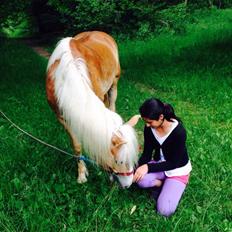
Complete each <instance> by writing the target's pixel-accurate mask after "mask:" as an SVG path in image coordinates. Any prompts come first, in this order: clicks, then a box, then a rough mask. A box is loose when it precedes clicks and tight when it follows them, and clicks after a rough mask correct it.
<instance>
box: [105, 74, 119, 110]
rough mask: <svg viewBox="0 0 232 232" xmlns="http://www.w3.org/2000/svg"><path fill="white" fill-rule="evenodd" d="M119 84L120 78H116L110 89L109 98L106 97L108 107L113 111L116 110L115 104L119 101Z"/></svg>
mask: <svg viewBox="0 0 232 232" xmlns="http://www.w3.org/2000/svg"><path fill="white" fill-rule="evenodd" d="M117 83H118V78H115V79H114V82H113V84H112V86H111V88H110V89H109V91H108V93H107V97H106V99H107V100H108V105H109V106H108V108H109V109H110V110H112V111H115V110H116V107H115V102H116V99H117Z"/></svg>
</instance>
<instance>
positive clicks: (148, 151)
mask: <svg viewBox="0 0 232 232" xmlns="http://www.w3.org/2000/svg"><path fill="white" fill-rule="evenodd" d="M139 111H140V115H141V117H142V119H143V120H144V122H145V128H144V150H143V154H142V155H141V157H140V159H139V162H138V168H137V169H136V171H135V174H134V181H135V182H137V184H138V186H139V187H141V188H151V187H155V186H161V185H162V187H161V192H160V194H159V197H158V200H157V211H158V213H160V214H161V215H163V216H166V217H168V216H170V215H171V214H173V213H174V212H175V210H176V208H177V206H178V203H179V201H180V199H181V196H182V194H183V192H184V190H185V187H186V185H187V183H188V179H189V174H190V171H191V170H192V167H191V163H190V160H189V158H188V153H187V149H186V144H185V143H186V131H185V129H184V127H183V125H182V123H181V120H180V119H179V118H178V117H177V116H176V115H175V113H174V109H173V108H172V106H171V105H169V104H165V103H163V102H161V101H160V100H159V99H155V98H152V99H148V100H146V101H145V102H144V103H143V104H142V106H141V107H140V109H139Z"/></svg>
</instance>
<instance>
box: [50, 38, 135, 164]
mask: <svg viewBox="0 0 232 232" xmlns="http://www.w3.org/2000/svg"><path fill="white" fill-rule="evenodd" d="M70 39H71V38H66V39H63V40H61V41H60V42H59V44H58V46H57V47H56V49H55V51H54V52H53V54H52V56H51V58H50V61H49V64H48V68H49V67H50V65H51V64H53V63H54V62H55V61H56V60H60V63H59V65H58V68H57V69H56V71H55V74H54V77H53V78H54V81H55V95H56V97H57V101H58V107H59V110H60V113H61V115H62V116H63V118H64V120H65V122H66V123H67V124H68V126H69V128H70V129H71V132H72V134H73V135H74V136H75V137H76V138H77V140H78V141H79V142H80V143H81V145H82V147H83V149H84V151H85V152H86V153H87V154H88V155H89V157H90V158H91V159H93V160H95V161H96V163H97V164H99V165H101V166H103V167H108V166H110V164H111V163H112V160H113V156H112V155H111V153H110V145H111V138H112V134H113V132H114V131H116V130H120V132H121V133H122V134H123V136H124V139H125V140H126V142H127V143H126V144H124V145H123V146H122V149H120V156H123V157H122V159H123V160H125V161H127V162H129V163H131V164H132V163H133V164H134V163H135V162H136V161H137V159H136V157H137V147H138V146H137V138H136V135H135V131H134V129H133V128H132V127H131V126H129V125H125V124H124V125H123V120H122V118H121V117H120V116H119V115H118V114H117V113H115V112H113V111H110V110H109V109H107V108H106V107H105V105H104V103H103V102H102V101H101V100H100V99H99V98H98V97H97V96H96V95H95V93H94V92H93V90H92V86H91V81H90V79H89V76H88V70H87V66H86V61H85V60H83V59H81V58H77V59H74V58H73V56H72V53H71V50H70V47H69V42H70Z"/></svg>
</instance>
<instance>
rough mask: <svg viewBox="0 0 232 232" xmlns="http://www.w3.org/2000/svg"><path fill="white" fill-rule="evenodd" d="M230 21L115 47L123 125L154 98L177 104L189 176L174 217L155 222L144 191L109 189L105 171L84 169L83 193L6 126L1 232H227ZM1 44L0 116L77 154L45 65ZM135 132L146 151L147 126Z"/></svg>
mask: <svg viewBox="0 0 232 232" xmlns="http://www.w3.org/2000/svg"><path fill="white" fill-rule="evenodd" d="M231 13H232V12H231V10H221V11H214V12H212V13H211V14H209V15H205V16H204V17H203V18H199V20H198V22H197V23H196V24H189V25H188V27H187V33H186V34H185V35H182V36H177V35H160V36H158V37H157V38H154V39H153V40H151V41H146V42H143V41H130V42H123V43H120V42H119V49H120V60H121V66H122V69H123V72H122V78H121V80H120V82H119V86H118V88H119V94H118V100H117V110H118V112H119V113H120V114H121V115H122V116H123V118H124V119H125V120H127V119H129V117H130V116H131V115H133V114H135V113H138V107H139V106H140V104H141V103H142V102H143V101H144V100H145V99H147V98H149V97H151V96H154V97H158V98H160V99H162V100H164V101H166V102H169V103H171V104H172V105H173V106H174V108H175V109H176V113H177V115H179V116H180V117H181V118H182V120H183V121H184V124H185V127H186V128H187V132H188V150H189V155H190V157H191V160H192V164H193V171H192V175H191V179H190V184H189V186H188V187H187V189H186V192H185V194H184V196H183V199H182V200H181V203H180V205H179V207H178V210H177V212H176V213H175V214H174V215H173V216H172V217H170V218H168V219H165V218H163V217H161V216H159V215H157V214H156V213H155V211H154V207H155V205H154V202H153V201H152V199H150V197H149V195H148V193H147V192H146V191H143V190H140V189H137V188H136V187H135V186H132V187H131V188H130V189H127V190H121V189H119V188H118V186H117V185H115V184H113V185H112V184H111V183H110V182H109V180H108V176H107V174H106V173H105V172H104V171H103V170H102V169H100V168H96V167H93V166H91V165H88V168H89V171H90V176H89V180H88V182H87V183H86V184H84V185H78V184H77V183H76V176H75V173H76V166H75V161H74V160H73V159H70V158H69V157H67V156H63V155H62V154H59V153H57V152H56V151H53V150H51V149H49V148H47V147H44V146H42V145H40V144H38V143H37V142H35V141H33V140H31V139H30V138H28V137H26V136H25V135H23V134H22V133H21V132H19V131H17V130H16V129H15V128H13V127H12V126H11V125H10V124H9V123H8V122H7V121H6V120H5V119H4V118H0V138H1V139H0V159H1V160H0V170H1V173H2V175H1V176H0V183H1V184H0V230H1V231H148V232H149V231H194V232H195V231H199V232H202V231H228V232H231V231H232V223H231V221H232V216H231V215H232V204H231V197H232V191H231V178H232V173H231V168H232V167H231V166H232V165H231V164H232V158H231V149H232V145H231V144H232V143H231V141H232V114H231V108H232V104H231V99H232V91H231V87H232V79H231V73H232V72H231V71H232V68H231V60H232V47H231V39H232V33H231V21H232V18H231V15H232V14H231ZM0 42H1V43H0V51H1V57H0V64H1V65H0V74H1V79H0V80H1V82H0V83H1V85H0V109H1V110H2V111H3V112H5V113H6V114H7V116H9V117H10V118H11V119H12V120H13V121H14V122H15V123H16V124H18V125H20V127H22V128H23V129H25V130H26V131H28V132H31V133H32V134H33V135H35V136H37V137H39V138H40V139H42V140H44V141H47V142H49V143H51V144H54V145H57V146H58V147H61V148H63V149H64V150H66V151H68V152H72V149H71V145H70V142H69V138H68V136H67V135H66V133H65V131H64V129H63V128H62V127H61V126H60V125H59V124H58V123H57V121H56V118H55V116H54V114H53V113H52V111H51V110H50V109H49V107H48V104H47V102H46V97H45V70H46V64H47V61H46V60H45V59H44V58H42V57H39V56H38V55H37V54H35V53H34V52H33V51H32V50H31V49H30V48H28V47H26V46H25V45H23V44H22V43H20V42H19V41H15V40H2V41H0ZM136 130H137V131H138V134H139V139H140V143H141V144H142V130H143V123H142V122H140V123H139V124H138V126H137V127H136ZM134 205H136V206H137V208H136V210H135V212H134V213H133V214H132V215H130V212H131V209H132V207H133V206H134Z"/></svg>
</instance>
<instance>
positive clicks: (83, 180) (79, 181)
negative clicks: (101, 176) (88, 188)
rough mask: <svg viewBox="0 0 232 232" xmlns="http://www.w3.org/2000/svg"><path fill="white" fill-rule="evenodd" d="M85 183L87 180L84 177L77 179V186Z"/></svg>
mask: <svg viewBox="0 0 232 232" xmlns="http://www.w3.org/2000/svg"><path fill="white" fill-rule="evenodd" d="M85 182H87V178H86V177H85V176H80V177H78V178H77V183H78V184H84V183H85Z"/></svg>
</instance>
